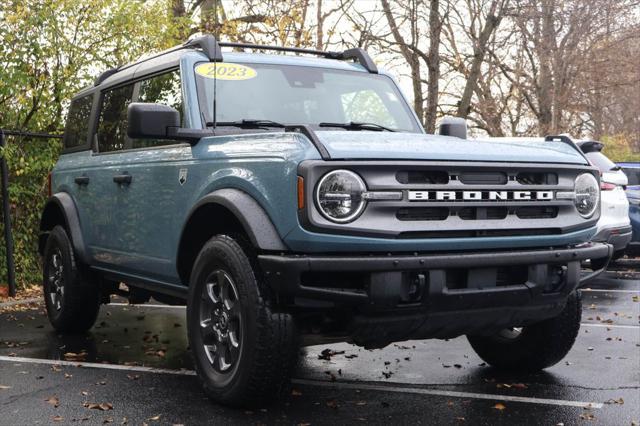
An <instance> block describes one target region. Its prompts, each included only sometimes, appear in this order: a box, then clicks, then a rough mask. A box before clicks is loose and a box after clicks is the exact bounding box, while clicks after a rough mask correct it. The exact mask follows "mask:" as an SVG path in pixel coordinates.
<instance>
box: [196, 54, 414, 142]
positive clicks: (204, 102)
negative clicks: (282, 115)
mask: <svg viewBox="0 0 640 426" xmlns="http://www.w3.org/2000/svg"><path fill="white" fill-rule="evenodd" d="M204 63H207V61H197V62H195V63H194V64H193V75H194V82H195V88H196V94H197V101H198V115H199V116H200V120H201V123H202V128H203V129H206V128H210V127H211V126H207V122H210V120H209V117H207V116H206V114H205V112H204V111H205V109H204V108H207V110H210V109H211V106H210V105H208V103H209V102H211V103H212V104H213V99H212V98H209V97H208V96H207V94H206V93H205V92H204V91H205V89H204V85H203V84H202V81H203V79H202V78H200V76H199V75H198V74H197V73H196V72H195V68H196V67H197V66H198V65H201V64H204ZM233 63H234V64H239V65H244V66H249V67H252V66H266V67H273V68H277V67H298V68H308V69H316V70H322V71H329V72H338V73H353V74H354V75H356V74H364V75H363V77H365V78H368V77H370V76H371V75H375V76H380V77H381V78H384V79H386V80H387V83H388V84H389V87H390V88H391V89H392V91H393V95H395V96H396V97H397V98H398V101H399V104H400V106H401V108H402V111H403V112H404V113H405V114H406V116H407V118H408V124H410V125H411V126H412V128H411V129H404V128H397V129H396V128H394V131H398V132H407V133H418V134H424V133H425V131H424V128H423V127H422V124H421V123H420V120H419V119H418V116H417V115H416V113H415V111H414V109H413V108H412V106H411V104H410V103H409V101H408V100H407V98H406V97H405V95H404V93H403V92H402V90H401V89H400V87H399V86H398V84H397V83H396V81H395V80H394V79H393V78H392V77H391V76H390V75H388V74H386V73H384V72H379V73H377V74H371V73H364V72H362V71H360V70H345V69H342V68H331V67H322V66H317V67H316V66H309V65H299V64H292V63H270V62H254V61H247V60H235V61H233ZM376 78H377V77H376ZM211 80H212V81H214V80H213V79H211ZM220 81H222V80H219V81H218V84H219V83H220ZM219 108H221V106H220V105H217V106H216V109H219ZM238 119H260V120H273V118H272V117H259V118H256V117H238ZM218 121H222V120H220V117H219V116H218ZM224 121H227V120H224ZM280 121H281V122H282V123H283V124H286V125H287V126H289V125H306V126H309V127H311V128H312V129H314V130H315V131H328V130H345V129H342V128H335V127H321V126H319V124H320V123H321V122H323V121H326V120H324V119H323V118H322V117H319V119H318V120H317V122H315V123H306V122H293V121H291V122H290V121H286V122H285V121H282V120H280ZM256 130H258V131H260V130H262V131H274V130H275V131H279V129H274V128H264V129H260V128H258V129H256ZM351 130H354V129H351ZM362 131H372V130H370V129H362ZM225 133H227V131H225Z"/></svg>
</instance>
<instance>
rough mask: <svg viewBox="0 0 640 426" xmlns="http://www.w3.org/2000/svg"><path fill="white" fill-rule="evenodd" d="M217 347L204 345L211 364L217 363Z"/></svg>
mask: <svg viewBox="0 0 640 426" xmlns="http://www.w3.org/2000/svg"><path fill="white" fill-rule="evenodd" d="M216 349H217V348H216V345H204V353H205V355H206V356H207V359H208V360H209V362H210V363H211V364H213V363H214V362H215V354H216Z"/></svg>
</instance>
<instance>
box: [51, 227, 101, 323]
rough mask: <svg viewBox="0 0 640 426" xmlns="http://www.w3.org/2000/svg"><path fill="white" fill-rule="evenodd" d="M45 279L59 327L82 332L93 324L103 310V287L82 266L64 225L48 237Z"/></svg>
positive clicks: (53, 313) (53, 230)
mask: <svg viewBox="0 0 640 426" xmlns="http://www.w3.org/2000/svg"><path fill="white" fill-rule="evenodd" d="M42 281H43V286H42V287H43V291H44V300H45V305H46V307H47V315H48V316H49V321H50V322H51V325H52V326H53V328H55V329H56V331H58V332H61V333H80V332H85V331H87V330H89V329H90V328H91V327H93V324H95V322H96V318H97V317H98V312H99V310H100V291H99V289H98V287H97V286H96V285H93V284H92V283H90V282H88V281H87V280H86V277H85V275H84V274H83V272H82V271H81V270H80V268H79V265H78V263H77V262H76V259H75V255H74V253H73V246H72V245H71V241H70V240H69V237H68V236H67V232H66V231H65V230H64V228H63V227H62V226H59V225H58V226H55V227H54V228H53V229H52V230H51V232H50V233H49V238H47V244H46V246H45V249H44V259H43V276H42Z"/></svg>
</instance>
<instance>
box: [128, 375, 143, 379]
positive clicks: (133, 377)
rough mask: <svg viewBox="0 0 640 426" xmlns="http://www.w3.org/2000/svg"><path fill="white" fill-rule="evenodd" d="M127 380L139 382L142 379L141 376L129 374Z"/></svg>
mask: <svg viewBox="0 0 640 426" xmlns="http://www.w3.org/2000/svg"><path fill="white" fill-rule="evenodd" d="M127 378H128V379H129V380H138V379H139V378H140V375H139V374H127Z"/></svg>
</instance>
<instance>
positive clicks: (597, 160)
mask: <svg viewBox="0 0 640 426" xmlns="http://www.w3.org/2000/svg"><path fill="white" fill-rule="evenodd" d="M585 156H586V157H587V159H588V160H589V161H590V162H591V164H593V165H594V166H596V167H597V168H598V169H599V170H600V171H601V172H610V171H612V170H617V169H618V166H616V163H614V162H613V161H611V160H609V159H608V158H607V157H606V156H605V155H604V154H602V153H600V152H587V153H586V154H585Z"/></svg>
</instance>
